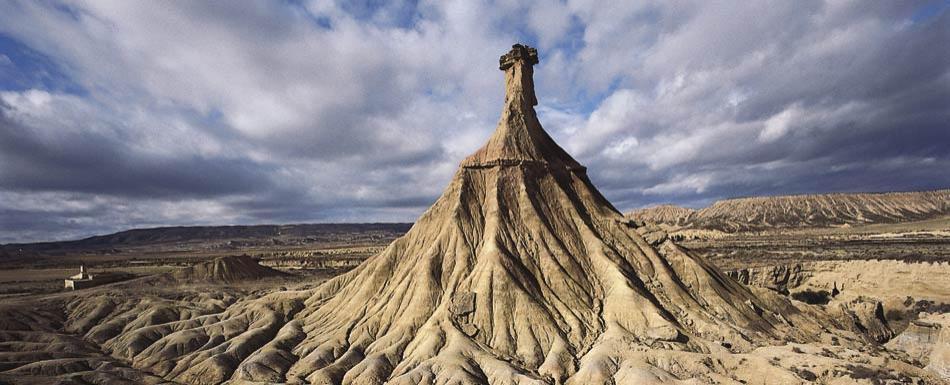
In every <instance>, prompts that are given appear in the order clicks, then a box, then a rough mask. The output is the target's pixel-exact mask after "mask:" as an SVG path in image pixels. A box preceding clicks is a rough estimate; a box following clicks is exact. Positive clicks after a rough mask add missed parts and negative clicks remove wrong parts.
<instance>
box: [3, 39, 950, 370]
mask: <svg viewBox="0 0 950 385" xmlns="http://www.w3.org/2000/svg"><path fill="white" fill-rule="evenodd" d="M538 63H539V58H538V55H537V52H536V51H535V50H534V49H532V48H530V47H527V46H522V45H515V46H514V47H513V48H512V50H511V51H510V52H508V53H507V54H505V55H504V56H502V57H501V59H500V61H499V67H500V69H501V70H502V71H504V74H505V93H506V97H505V105H504V107H503V110H502V113H501V119H500V121H499V123H498V126H497V128H496V130H495V132H494V134H493V135H492V136H491V137H490V138H489V139H488V141H487V143H486V144H485V145H484V146H483V147H482V148H481V149H479V150H478V151H476V152H475V153H474V154H472V155H471V156H469V157H468V158H466V159H464V160H462V161H461V163H460V166H459V168H458V171H457V172H456V174H455V176H454V177H453V179H452V181H451V182H450V183H449V185H448V186H447V187H446V189H445V191H444V192H443V194H442V196H440V197H439V198H438V199H437V200H436V201H435V202H434V203H433V204H432V206H431V207H430V208H429V209H428V210H427V211H426V212H425V213H424V214H422V216H421V217H420V218H419V219H418V220H417V221H416V222H415V223H414V224H412V225H409V224H346V225H286V226H226V227H179V228H158V229H143V230H131V231H126V232H122V233H117V234H112V235H107V236H100V237H93V238H88V239H84V240H79V241H70V242H52V243H41V244H16V245H3V246H2V247H0V261H2V264H0V267H2V271H0V288H2V297H0V383H11V384H225V383H226V384H284V383H286V384H493V385H494V384H532V385H542V384H544V385H554V384H572V385H582V384H605V385H606V384H661V383H670V384H809V383H820V384H905V383H912V384H943V383H947V382H948V381H950V329H948V328H950V216H948V214H950V213H948V211H947V209H948V199H947V198H948V194H950V193H948V190H941V191H932V192H920V193H898V194H858V195H838V194H831V195H813V196H792V197H766V198H746V199H739V200H730V201H725V202H721V203H722V204H720V203H717V204H715V205H713V206H712V207H710V208H709V209H708V210H707V209H702V210H691V209H685V208H677V207H672V206H665V207H661V208H658V209H647V210H642V211H638V212H635V213H630V214H627V215H624V214H622V213H621V212H620V211H618V210H617V209H616V208H614V207H613V206H612V205H611V204H610V202H608V201H607V200H606V198H604V196H602V195H601V194H600V193H599V191H598V190H597V189H596V187H594V185H593V183H591V181H590V179H589V178H588V177H587V174H586V168H585V167H584V166H583V165H581V164H580V163H579V162H577V161H576V160H575V159H573V158H572V157H571V156H570V155H569V154H568V153H567V152H566V151H564V150H563V149H562V148H561V147H560V146H558V145H557V143H555V142H554V140H553V139H552V138H551V137H550V136H549V135H548V134H547V133H546V132H545V131H544V129H543V128H542V127H541V123H540V122H539V121H538V119H537V116H536V113H535V111H534V106H535V105H536V104H537V99H536V96H535V94H534V83H533V66H534V65H536V64H538ZM79 265H84V266H85V268H86V271H88V272H90V273H91V274H92V278H91V280H92V281H95V279H96V275H97V274H104V273H113V274H117V273H122V274H125V275H124V276H123V278H122V279H121V280H119V281H116V282H108V283H103V284H101V285H93V286H92V287H89V288H86V289H81V290H75V291H66V290H64V289H61V287H62V285H63V279H64V278H66V277H68V276H70V275H71V274H73V273H75V272H76V271H78V267H79Z"/></svg>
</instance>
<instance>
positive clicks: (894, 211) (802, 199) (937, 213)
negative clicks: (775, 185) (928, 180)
mask: <svg viewBox="0 0 950 385" xmlns="http://www.w3.org/2000/svg"><path fill="white" fill-rule="evenodd" d="M948 215H950V189H944V190H934V191H918V192H888V193H854V194H839V193H836V194H812V195H786V196H774V197H752V198H736V199H726V200H721V201H718V202H716V203H714V204H713V205H711V206H709V207H706V208H703V209H700V210H693V209H689V208H684V207H678V206H673V205H661V206H656V207H650V208H645V209H640V210H634V211H631V212H630V213H628V214H627V216H628V217H629V218H631V219H635V220H639V221H645V222H652V223H659V224H667V225H672V226H679V227H682V228H689V229H707V230H719V231H725V232H736V231H754V230H767V229H791V228H803V227H838V226H856V225H866V224H874V223H899V222H907V221H916V220H925V219H933V218H939V217H943V216H948Z"/></svg>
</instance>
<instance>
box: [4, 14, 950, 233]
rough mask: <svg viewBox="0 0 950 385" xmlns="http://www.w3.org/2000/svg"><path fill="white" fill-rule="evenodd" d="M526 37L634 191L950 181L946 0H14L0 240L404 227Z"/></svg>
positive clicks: (749, 191) (619, 202)
mask: <svg viewBox="0 0 950 385" xmlns="http://www.w3.org/2000/svg"><path fill="white" fill-rule="evenodd" d="M516 42H522V43H527V44H529V45H532V46H534V47H537V48H538V51H539V55H540V63H539V64H538V65H537V66H536V68H535V83H536V87H537V94H538V98H539V105H538V106H537V110H538V114H539V117H540V119H541V122H542V125H543V126H544V127H545V129H546V130H547V131H548V132H549V133H550V134H551V135H552V136H553V137H554V138H555V140H557V141H558V143H560V144H561V146H562V147H564V148H565V149H566V150H567V151H568V152H570V153H571V154H572V155H573V156H574V157H575V158H576V159H578V160H579V161H580V162H581V163H582V164H585V165H586V166H588V173H589V175H590V178H591V180H592V181H593V182H594V184H595V185H596V186H597V187H598V188H599V189H600V190H601V191H602V192H603V193H604V195H605V196H606V197H607V198H608V199H609V200H610V201H611V202H612V203H613V204H614V206H616V207H617V208H618V209H620V210H624V211H625V210H629V209H635V208H639V207H646V206H651V205H655V204H660V203H675V204H680V205H685V206H689V207H702V206H705V205H707V204H709V203H711V202H713V201H715V200H717V199H722V198H729V197H737V196H752V195H778V194H799V193H822V192H865V191H909V190H924V189H936V188H946V187H950V172H948V171H947V170H950V108H948V107H950V49H948V46H950V0H939V1H933V0H931V1H841V0H834V1H832V0H828V1H825V0H801V1H774V2H773V1H755V2H741V1H729V2H720V1H706V0H703V1H688V0H686V1H675V2H669V1H655V2H654V1H642V2H632V1H618V2H604V1H593V0H568V1H557V0H547V1H539V2H523V1H517V0H510V1H508V0H505V1H497V2H484V3H483V2H476V1H471V0H462V1H452V0H450V1H431V2H430V1H394V2H381V1H340V2H334V1H327V0H317V1H290V0H285V1H270V0H269V1H233V2H232V1H228V2H210V1H209V2H200V1H130V0H114V1H108V0H103V1H83V0H75V1H51V0H39V1H32V0H31V1H17V0H3V1H0V243H7V242H32V241H45V240H62V239H73V238H79V237H85V236H90V235H94V234H104V233H110V232H114V231H120V230H124V229H128V228H135V227H155V226H167V225H225V224H258V223H304V222H392V221H400V222H411V221H413V220H414V219H415V218H416V217H417V216H418V215H420V214H421V213H422V212H423V211H424V210H425V209H426V208H427V207H428V206H429V205H430V204H431V203H432V202H434V200H435V199H436V198H437V197H438V196H439V194H440V193H441V192H442V190H443V188H444V187H445V186H446V185H447V183H448V182H449V180H450V179H451V178H452V175H453V174H454V172H455V170H456V169H457V167H458V164H459V162H460V161H461V160H462V159H463V158H464V157H465V156H466V155H467V154H469V153H471V152H473V151H474V150H476V149H477V148H478V147H479V146H481V144H482V143H483V142H484V141H486V140H487V138H488V137H489V135H490V134H491V132H492V131H493V130H494V128H495V125H496V124H497V121H498V117H499V115H500V112H501V107H502V102H503V99H504V85H503V73H502V72H501V71H499V70H498V57H499V56H500V55H501V54H503V53H505V52H506V51H507V50H508V49H509V48H510V46H511V44H513V43H516Z"/></svg>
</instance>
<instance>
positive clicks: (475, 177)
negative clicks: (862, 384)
mask: <svg viewBox="0 0 950 385" xmlns="http://www.w3.org/2000/svg"><path fill="white" fill-rule="evenodd" d="M519 53H520V55H521V58H515V60H512V62H511V63H508V64H509V65H508V66H507V67H506V66H505V57H503V58H502V68H503V69H505V71H506V81H507V89H506V91H507V97H506V107H505V110H504V111H503V112H502V120H501V122H500V123H499V125H498V128H497V130H496V132H495V134H494V135H493V136H492V138H491V139H489V141H488V143H487V144H486V145H485V146H484V147H483V148H482V149H480V150H479V151H478V152H476V153H475V154H474V155H472V156H471V157H469V158H468V159H466V160H465V161H464V162H462V167H461V168H460V169H459V171H458V172H457V173H456V175H455V177H454V179H453V180H452V182H451V183H450V185H449V186H448V188H447V189H446V190H445V192H444V193H443V195H442V196H441V197H440V198H439V199H438V200H437V201H436V203H435V204H433V206H432V207H431V208H429V210H428V211H426V213H425V214H423V216H422V217H421V218H420V219H419V220H418V221H417V222H416V224H415V225H414V226H413V228H412V229H411V230H410V231H409V232H408V233H407V234H406V235H405V236H404V237H402V238H400V239H398V240H396V241H395V242H394V243H393V244H391V245H390V246H389V247H388V248H387V249H386V250H384V251H383V252H382V253H381V254H379V255H376V256H374V257H372V258H370V259H369V260H367V261H366V262H365V263H364V264H362V265H361V266H359V267H358V268H357V269H355V270H353V271H351V272H350V273H348V274H345V275H343V276H340V277H337V278H336V279H333V280H331V281H329V282H328V283H326V284H325V285H323V286H322V287H320V288H319V289H318V290H317V291H316V293H315V294H314V295H313V296H312V297H311V298H310V299H309V300H308V302H307V307H306V310H304V311H303V312H301V314H300V315H298V319H299V324H298V325H297V327H299V328H300V330H301V333H302V335H299V336H298V337H297V339H296V340H294V342H295V343H294V344H292V345H291V344H288V346H287V347H285V350H279V351H277V352H275V353H273V354H274V355H276V356H281V357H283V356H293V357H299V360H297V361H296V362H290V361H283V362H284V364H283V365H274V362H275V361H274V360H275V357H276V356H274V355H269V356H266V357H265V356H262V357H257V358H255V359H250V360H248V361H246V362H245V363H244V364H242V365H244V366H245V368H246V369H247V368H255V367H258V366H256V365H264V363H266V365H267V368H268V369H267V371H266V373H277V375H276V376H275V377H273V378H271V379H274V378H276V379H281V380H283V379H286V380H288V381H307V382H310V383H328V384H335V383H343V384H377V383H383V382H386V383H389V384H419V383H436V384H446V383H451V384H509V383H510V384H527V383H531V384H547V383H561V382H562V381H565V380H569V383H575V384H601V383H610V382H612V381H617V376H618V371H619V370H620V369H619V368H618V367H617V365H616V364H617V363H618V362H625V360H628V358H626V356H627V355H629V351H630V349H631V348H630V346H635V345H639V346H649V347H651V348H657V347H659V348H662V349H669V350H679V351H706V350H708V349H709V347H708V346H707V345H705V344H704V342H703V341H716V342H717V343H718V342H719V341H728V344H729V345H730V346H733V347H734V348H735V349H746V348H749V347H751V346H753V345H755V344H757V343H761V342H762V341H766V340H769V339H771V338H779V337H787V336H785V335H784V333H785V332H784V331H783V330H784V328H782V327H781V326H784V323H785V322H787V319H788V317H794V315H792V314H783V312H786V313H787V311H786V310H775V309H773V308H774V307H775V306H773V305H770V304H768V303H765V301H762V300H760V299H759V298H757V297H756V296H754V295H753V294H752V293H750V292H749V291H748V290H747V289H745V288H744V287H742V286H741V285H739V284H738V283H736V282H735V281H733V280H731V279H729V278H728V277H726V276H725V275H723V274H722V273H721V272H719V271H718V270H716V269H715V268H714V267H712V266H711V265H709V264H707V263H705V262H704V261H702V260H700V259H698V258H696V257H694V256H692V255H690V254H688V253H686V252H685V251H684V250H682V249H680V248H679V247H677V246H676V245H674V244H672V243H669V242H667V243H664V244H663V245H662V247H661V248H660V249H659V250H656V249H654V248H653V247H652V246H651V245H650V244H648V243H647V242H646V241H644V239H643V238H642V237H641V236H640V235H639V234H638V233H637V232H636V230H635V229H634V228H632V227H630V226H629V225H628V224H627V222H625V220H624V219H623V217H622V215H621V214H620V213H619V212H617V211H616V210H615V209H614V208H613V207H612V206H611V205H610V204H609V203H608V202H607V201H606V200H605V199H604V198H603V197H602V196H601V195H600V193H599V192H598V191H597V190H596V189H595V188H594V187H593V186H592V184H591V183H590V181H589V180H588V179H587V177H586V175H585V174H584V172H583V167H581V166H580V165H579V164H578V163H577V162H576V161H575V160H574V159H573V158H571V157H570V156H569V155H568V154H567V153H566V152H565V151H564V150H562V149H561V148H560V147H559V146H558V145H557V144H556V143H554V141H553V140H552V139H551V138H550V136H548V135H547V134H546V133H545V132H544V130H543V129H542V128H541V125H540V123H539V122H538V121H537V118H536V116H535V113H534V110H533V107H532V106H533V100H534V94H533V88H531V79H530V73H531V72H530V71H531V64H532V63H531V60H527V59H525V57H527V55H526V48H525V47H523V46H515V47H514V49H513V50H512V53H509V55H514V54H519ZM509 55H506V56H509ZM802 322H803V323H805V322H806V321H802ZM716 346H719V345H716ZM630 360H633V359H632V358H630ZM631 362H633V361H631ZM637 362H639V361H637ZM256 372H258V371H256V370H245V371H244V372H242V373H256ZM268 378H269V377H268ZM244 379H246V380H262V379H266V378H263V377H256V376H255V375H253V374H248V375H247V376H246V377H245V378H244Z"/></svg>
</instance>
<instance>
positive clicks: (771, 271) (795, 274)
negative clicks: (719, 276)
mask: <svg viewBox="0 0 950 385" xmlns="http://www.w3.org/2000/svg"><path fill="white" fill-rule="evenodd" d="M727 274H728V275H729V277H732V279H735V280H737V281H739V282H741V283H743V284H745V285H751V286H758V287H764V288H767V289H771V290H775V291H777V292H779V293H782V294H788V293H789V290H790V289H793V288H796V287H798V286H799V285H801V284H802V282H804V281H805V279H807V278H808V277H809V272H808V271H807V270H804V271H803V266H802V264H801V263H794V264H789V265H778V266H765V267H750V268H745V269H739V270H733V271H729V272H728V273H727Z"/></svg>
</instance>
